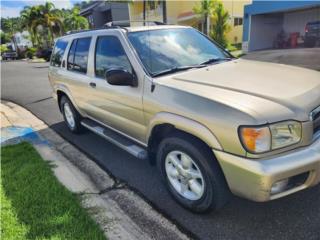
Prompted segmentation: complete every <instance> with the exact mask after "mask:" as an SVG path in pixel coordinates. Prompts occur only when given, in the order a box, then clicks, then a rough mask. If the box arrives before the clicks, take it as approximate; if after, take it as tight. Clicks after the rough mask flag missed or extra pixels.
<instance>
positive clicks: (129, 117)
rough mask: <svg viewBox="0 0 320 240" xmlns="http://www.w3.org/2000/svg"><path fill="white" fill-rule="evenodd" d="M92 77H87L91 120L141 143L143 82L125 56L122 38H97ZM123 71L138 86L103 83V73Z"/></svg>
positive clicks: (114, 36)
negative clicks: (129, 74) (116, 70)
mask: <svg viewBox="0 0 320 240" xmlns="http://www.w3.org/2000/svg"><path fill="white" fill-rule="evenodd" d="M93 53H94V54H93V55H94V56H93V58H94V59H92V60H93V61H91V62H92V63H94V64H93V66H92V69H93V70H94V71H93V72H92V76H91V78H90V84H89V85H90V94H89V96H88V98H89V101H90V108H89V109H87V113H88V115H89V116H90V118H93V119H94V120H96V121H98V122H100V123H102V124H104V125H106V126H107V127H109V128H112V129H114V130H116V131H120V132H121V133H123V134H125V135H127V136H129V137H133V138H135V139H136V140H139V141H141V142H143V140H144V137H145V131H146V128H145V122H144V115H143V107H142V94H143V84H142V81H143V79H139V77H138V75H137V74H136V71H135V69H134V67H133V65H132V64H131V61H130V59H129V57H128V55H127V52H126V50H125V47H124V46H123V41H121V37H119V36H117V35H99V36H96V41H95V48H94V51H93ZM111 69H122V70H125V71H127V72H129V73H131V74H133V75H135V77H136V80H137V81H138V84H137V86H119V85H112V84H110V83H108V82H107V80H106V72H107V71H108V70H111Z"/></svg>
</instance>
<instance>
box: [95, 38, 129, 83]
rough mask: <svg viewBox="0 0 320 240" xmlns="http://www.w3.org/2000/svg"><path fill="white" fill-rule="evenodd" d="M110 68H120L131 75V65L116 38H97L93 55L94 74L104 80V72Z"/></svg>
mask: <svg viewBox="0 0 320 240" xmlns="http://www.w3.org/2000/svg"><path fill="white" fill-rule="evenodd" d="M111 68H121V69H124V70H127V71H128V72H130V73H132V68H131V64H130V62H129V60H128V58H127V55H126V53H125V51H124V49H123V47H122V45H121V42H120V41H119V39H118V38H117V37H113V36H104V37H99V38H98V40H97V45H96V54H95V73H96V76H97V77H100V78H104V77H105V72H106V71H107V70H109V69H111Z"/></svg>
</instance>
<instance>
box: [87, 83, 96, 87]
mask: <svg viewBox="0 0 320 240" xmlns="http://www.w3.org/2000/svg"><path fill="white" fill-rule="evenodd" d="M89 85H90V87H93V88H95V87H96V86H97V84H96V83H94V82H91V83H89Z"/></svg>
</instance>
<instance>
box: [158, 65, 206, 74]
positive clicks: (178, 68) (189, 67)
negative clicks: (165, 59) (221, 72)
mask: <svg viewBox="0 0 320 240" xmlns="http://www.w3.org/2000/svg"><path fill="white" fill-rule="evenodd" d="M202 67H206V65H205V64H199V65H191V66H181V67H174V68H170V69H166V70H163V71H160V72H156V73H154V74H152V77H159V76H162V75H166V74H170V73H176V72H180V71H184V70H188V69H192V68H202Z"/></svg>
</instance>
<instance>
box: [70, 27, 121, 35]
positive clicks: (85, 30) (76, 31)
mask: <svg viewBox="0 0 320 240" xmlns="http://www.w3.org/2000/svg"><path fill="white" fill-rule="evenodd" d="M110 28H121V29H124V28H122V27H119V26H111V27H108V26H103V27H100V28H94V29H84V30H72V31H68V32H66V34H65V35H70V34H76V33H82V32H91V31H96V30H103V29H110Z"/></svg>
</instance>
